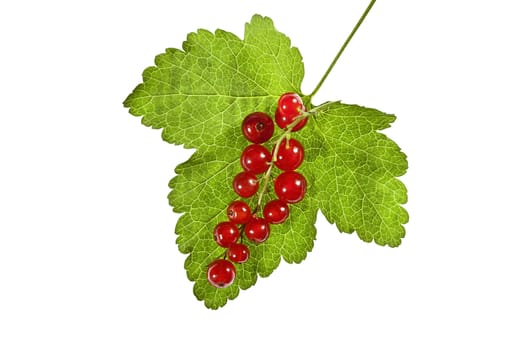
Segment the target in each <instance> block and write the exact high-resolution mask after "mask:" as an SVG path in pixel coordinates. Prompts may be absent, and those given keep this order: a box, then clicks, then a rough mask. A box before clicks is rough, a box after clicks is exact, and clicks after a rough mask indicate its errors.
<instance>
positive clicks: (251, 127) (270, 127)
mask: <svg viewBox="0 0 523 350" xmlns="http://www.w3.org/2000/svg"><path fill="white" fill-rule="evenodd" d="M242 132H243V135H244V136H245V138H246V139H247V140H249V141H250V142H252V143H264V142H265V141H267V140H269V139H270V138H271V137H272V134H273V133H274V122H273V121H272V119H271V117H269V116H268V115H267V114H265V113H263V112H254V113H251V114H249V115H248V116H246V117H245V119H243V123H242Z"/></svg>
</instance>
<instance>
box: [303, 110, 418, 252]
mask: <svg viewBox="0 0 523 350" xmlns="http://www.w3.org/2000/svg"><path fill="white" fill-rule="evenodd" d="M394 119H395V117H394V116H393V115H390V114H385V113H382V112H380V111H378V110H375V109H370V108H364V107H360V106H355V105H345V104H341V103H334V104H330V105H329V106H328V107H326V108H325V109H323V110H321V112H319V113H318V114H317V115H316V116H315V117H314V118H312V121H311V124H312V125H311V126H310V129H312V130H311V132H310V135H309V139H310V138H312V139H313V140H315V141H314V142H315V143H316V146H315V147H313V145H309V146H308V147H307V148H306V149H311V148H315V149H316V150H317V153H316V156H315V157H314V159H310V158H309V162H307V163H306V164H305V166H304V170H303V171H304V172H306V173H309V174H310V175H309V177H310V178H314V180H315V182H314V188H312V189H310V190H309V195H310V196H314V198H315V200H316V201H317V205H318V207H319V208H320V209H321V211H322V213H323V214H324V215H325V217H326V218H327V220H328V221H329V222H331V223H333V222H334V223H336V226H337V227H338V229H339V230H340V231H342V232H348V233H351V232H353V231H356V232H357V233H358V236H359V237H360V238H361V239H362V240H364V241H365V242H371V241H375V242H376V243H377V244H379V245H389V246H391V247H396V246H398V245H399V244H400V243H401V239H402V238H403V237H404V236H405V228H404V227H403V224H405V223H407V221H408V215H407V212H406V211H405V209H403V208H402V207H401V204H404V203H406V201H407V191H406V188H405V186H404V185H403V184H402V183H401V182H400V181H399V180H398V179H397V178H396V177H399V176H401V175H403V174H404V173H405V172H406V170H407V160H406V157H405V154H403V153H402V152H401V150H400V148H399V147H398V146H397V145H396V144H395V143H394V142H393V141H392V140H390V139H389V138H387V137H386V136H385V135H383V134H381V133H379V132H377V130H382V129H385V128H387V127H389V125H390V123H392V122H393V121H394ZM311 192H312V194H311Z"/></svg>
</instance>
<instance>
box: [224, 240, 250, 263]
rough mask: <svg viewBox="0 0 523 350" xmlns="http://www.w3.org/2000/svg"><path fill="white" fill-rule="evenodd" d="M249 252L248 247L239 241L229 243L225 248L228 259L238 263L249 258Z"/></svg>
mask: <svg viewBox="0 0 523 350" xmlns="http://www.w3.org/2000/svg"><path fill="white" fill-rule="evenodd" d="M249 254H250V252H249V248H247V246H246V245H245V244H241V243H234V244H231V246H230V247H229V249H228V250H227V256H228V257H229V260H231V261H232V262H235V263H238V264H241V263H244V262H246V261H247V259H249Z"/></svg>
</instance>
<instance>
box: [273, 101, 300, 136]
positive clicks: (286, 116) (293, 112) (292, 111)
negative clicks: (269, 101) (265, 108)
mask: <svg viewBox="0 0 523 350" xmlns="http://www.w3.org/2000/svg"><path fill="white" fill-rule="evenodd" d="M302 112H305V105H304V104H303V102H302V100H301V98H300V96H299V95H298V94H296V93H293V92H287V93H285V94H283V95H281V96H280V98H279V100H278V108H277V109H276V113H275V114H274V119H275V120H276V124H278V126H279V127H280V128H282V129H285V128H286V127H287V126H288V125H289V124H291V123H292V122H293V121H294V120H295V119H296V118H298V116H299V115H300V114H301V113H302ZM307 120H308V118H305V119H303V120H302V121H300V122H299V123H298V124H296V125H295V126H294V127H293V128H292V131H298V130H301V129H302V128H303V127H304V126H305V124H307Z"/></svg>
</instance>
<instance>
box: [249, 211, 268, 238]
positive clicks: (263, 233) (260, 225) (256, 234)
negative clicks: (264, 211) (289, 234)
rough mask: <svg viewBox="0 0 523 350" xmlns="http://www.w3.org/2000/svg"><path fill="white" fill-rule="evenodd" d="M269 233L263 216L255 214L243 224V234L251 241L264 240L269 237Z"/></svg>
mask: <svg viewBox="0 0 523 350" xmlns="http://www.w3.org/2000/svg"><path fill="white" fill-rule="evenodd" d="M269 234H270V228H269V223H268V222H267V220H265V219H263V218H259V217H256V216H255V217H253V218H251V220H249V222H248V223H247V224H245V236H246V237H247V238H248V239H250V240H251V241H253V242H256V243H262V242H265V241H266V240H267V238H269Z"/></svg>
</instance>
